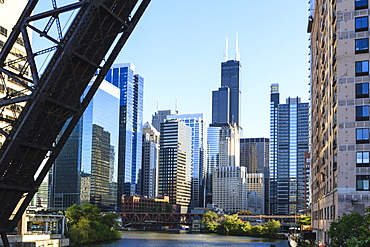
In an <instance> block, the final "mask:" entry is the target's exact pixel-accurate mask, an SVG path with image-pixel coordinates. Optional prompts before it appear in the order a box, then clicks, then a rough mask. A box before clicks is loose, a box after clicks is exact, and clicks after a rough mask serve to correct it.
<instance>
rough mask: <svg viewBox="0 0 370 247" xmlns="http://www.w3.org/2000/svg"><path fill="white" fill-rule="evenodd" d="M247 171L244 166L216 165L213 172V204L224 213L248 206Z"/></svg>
mask: <svg viewBox="0 0 370 247" xmlns="http://www.w3.org/2000/svg"><path fill="white" fill-rule="evenodd" d="M247 182H248V172H247V168H246V167H244V166H218V167H215V170H214V173H213V204H214V205H215V206H217V207H220V208H222V209H223V210H224V211H225V212H226V213H232V214H235V213H237V212H239V211H242V210H247V208H248V183H247Z"/></svg>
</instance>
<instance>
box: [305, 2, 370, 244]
mask: <svg viewBox="0 0 370 247" xmlns="http://www.w3.org/2000/svg"><path fill="white" fill-rule="evenodd" d="M368 27H369V5H368V0H316V1H312V0H311V16H310V19H309V23H308V32H309V33H310V34H311V37H310V50H311V51H310V55H311V61H310V62H311V67H310V71H311V75H310V77H311V82H310V87H311V89H310V90H311V174H312V176H311V190H312V220H313V221H312V227H313V230H314V231H315V232H317V240H318V241H319V242H321V243H324V242H328V241H329V238H328V234H327V231H328V229H329V227H330V222H332V221H333V220H335V219H337V218H338V216H340V215H342V214H343V213H350V212H351V211H357V212H360V213H363V211H364V208H366V207H368V206H370V201H369V199H370V187H369V182H370V168H369V152H370V144H369V128H370V121H369V105H370V98H369V81H370V77H369V59H370V56H369V29H368Z"/></svg>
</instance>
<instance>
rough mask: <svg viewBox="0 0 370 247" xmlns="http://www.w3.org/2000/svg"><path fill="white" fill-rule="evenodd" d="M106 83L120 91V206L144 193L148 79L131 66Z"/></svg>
mask: <svg viewBox="0 0 370 247" xmlns="http://www.w3.org/2000/svg"><path fill="white" fill-rule="evenodd" d="M106 80H107V81H109V82H110V83H112V84H113V85H115V86H116V87H118V88H119V89H120V113H119V150H118V153H119V155H118V185H117V192H118V193H117V203H120V202H121V196H122V195H132V194H139V193H140V190H141V188H140V186H139V184H140V183H139V175H140V173H139V171H140V169H141V159H142V124H143V88H144V79H143V77H141V76H140V75H138V74H135V66H134V65H133V64H131V63H124V64H115V65H113V67H112V68H111V69H110V70H109V72H108V73H107V76H106Z"/></svg>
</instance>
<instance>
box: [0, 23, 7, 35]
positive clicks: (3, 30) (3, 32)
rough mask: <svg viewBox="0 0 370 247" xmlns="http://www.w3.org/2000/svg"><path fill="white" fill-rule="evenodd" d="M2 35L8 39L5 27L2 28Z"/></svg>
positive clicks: (0, 30)
mask: <svg viewBox="0 0 370 247" xmlns="http://www.w3.org/2000/svg"><path fill="white" fill-rule="evenodd" d="M0 34H2V35H4V36H5V37H8V30H7V29H6V28H5V27H2V26H0Z"/></svg>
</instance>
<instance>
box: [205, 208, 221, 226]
mask: <svg viewBox="0 0 370 247" xmlns="http://www.w3.org/2000/svg"><path fill="white" fill-rule="evenodd" d="M217 220H218V215H217V214H216V213H215V212H213V211H207V212H205V213H204V214H203V216H202V223H203V224H205V225H206V224H209V223H215V222H216V221H217Z"/></svg>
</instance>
